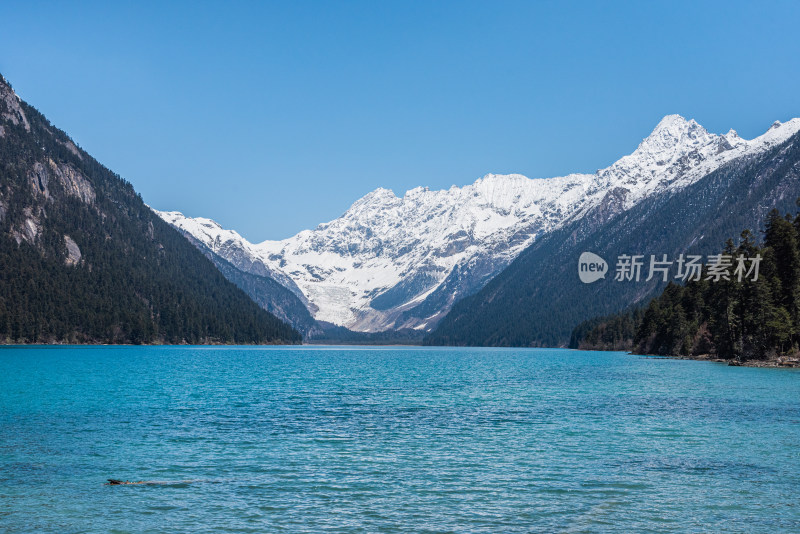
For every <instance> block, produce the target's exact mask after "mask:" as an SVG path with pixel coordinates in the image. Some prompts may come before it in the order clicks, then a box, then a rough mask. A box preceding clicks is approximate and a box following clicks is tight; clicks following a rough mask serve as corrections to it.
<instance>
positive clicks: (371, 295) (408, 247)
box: [157, 115, 800, 332]
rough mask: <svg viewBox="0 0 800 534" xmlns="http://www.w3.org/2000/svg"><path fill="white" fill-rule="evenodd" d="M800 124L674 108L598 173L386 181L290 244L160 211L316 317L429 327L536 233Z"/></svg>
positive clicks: (682, 182) (365, 327)
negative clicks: (722, 121) (749, 122)
mask: <svg viewBox="0 0 800 534" xmlns="http://www.w3.org/2000/svg"><path fill="white" fill-rule="evenodd" d="M798 130H800V119H792V120H791V121H789V122H787V123H785V124H781V123H779V122H776V123H774V124H773V125H772V127H771V128H770V129H769V130H768V131H767V132H766V133H765V134H764V135H762V136H760V137H757V138H755V139H753V140H745V139H742V138H741V137H739V136H738V135H737V134H736V132H735V131H733V130H731V131H730V132H728V133H727V134H725V135H716V134H712V133H709V132H707V131H706V130H705V129H704V128H703V127H702V126H700V125H699V124H698V123H697V122H695V121H694V120H686V119H684V118H683V117H681V116H679V115H669V116H667V117H664V119H663V120H661V122H659V124H658V125H657V126H656V128H655V129H654V130H653V132H652V133H651V134H650V135H649V136H648V137H647V138H646V139H644V140H643V141H642V142H641V144H640V145H639V146H638V148H637V149H636V150H635V151H634V152H633V153H632V154H630V155H628V156H625V157H623V158H621V159H620V160H618V161H617V162H615V163H614V164H612V165H611V166H609V167H608V168H605V169H602V170H599V171H597V172H596V173H594V174H571V175H568V176H563V177H556V178H548V179H530V178H527V177H525V176H522V175H518V174H512V175H495V174H489V175H486V176H484V177H483V178H480V179H478V180H477V181H476V182H474V183H472V184H470V185H466V186H464V187H456V186H453V187H451V188H450V189H448V190H441V191H430V190H428V189H427V188H423V187H418V188H415V189H411V190H410V191H407V192H406V193H405V194H404V195H403V196H402V197H398V196H396V195H395V194H394V193H393V192H392V191H390V190H388V189H383V188H379V189H376V190H375V191H373V192H371V193H369V194H367V195H366V196H364V197H363V198H361V199H359V200H358V201H356V202H355V203H354V204H353V205H352V206H351V207H350V209H348V210H347V212H345V213H344V214H343V215H342V216H341V217H339V218H337V219H335V220H333V221H331V222H328V223H325V224H321V225H319V226H318V227H317V228H315V229H313V230H305V231H303V232H300V233H299V234H297V235H295V236H293V237H291V238H289V239H285V240H282V241H265V242H263V243H258V244H253V243H249V242H248V241H246V240H245V239H244V238H242V236H240V235H239V234H237V233H236V232H234V231H231V230H225V229H223V228H221V227H220V226H219V225H218V224H217V223H215V222H214V221H212V220H210V219H203V218H188V217H185V216H183V215H182V214H181V213H179V212H157V213H158V214H159V215H160V216H161V217H162V218H163V219H164V220H166V221H167V222H169V223H171V224H172V225H173V226H175V227H177V228H178V229H180V230H182V231H183V232H184V233H186V234H188V235H190V236H192V237H193V238H194V239H196V240H197V241H199V242H200V243H202V244H203V245H204V246H206V247H208V248H209V249H210V250H212V251H213V252H214V253H215V254H218V255H219V256H221V257H223V258H225V259H226V260H227V261H229V262H230V263H232V264H233V265H234V266H235V267H236V268H238V269H240V270H242V271H244V272H250V273H254V274H259V275H262V276H269V277H271V278H273V279H275V280H276V281H278V282H280V283H281V284H282V285H284V286H285V287H287V288H288V289H289V290H291V291H292V292H293V293H295V295H297V296H298V297H299V298H300V299H301V300H302V301H303V302H304V303H305V304H306V305H307V306H308V308H309V310H310V311H311V313H312V314H313V315H314V317H315V318H316V319H317V320H320V321H326V322H330V323H333V324H336V325H341V326H345V327H347V328H350V329H352V330H358V331H366V332H374V331H382V330H388V329H401V328H415V329H423V330H430V329H431V328H433V327H434V326H435V325H436V323H437V322H438V320H439V319H441V317H443V316H444V314H446V313H447V311H448V310H449V309H450V307H451V306H452V304H453V302H455V301H456V300H457V299H460V298H462V297H464V296H467V295H469V294H471V293H474V292H476V291H477V290H479V289H480V288H481V287H483V285H485V284H486V282H488V280H490V279H491V278H492V277H493V276H495V275H496V274H497V273H499V272H500V271H501V270H502V269H504V268H505V267H506V266H507V265H508V264H509V263H510V262H511V261H512V260H513V259H514V258H515V257H516V256H517V255H518V254H519V253H520V252H521V251H522V250H523V249H525V248H526V247H527V246H529V245H530V244H531V243H532V242H533V240H534V239H536V238H537V236H540V235H542V234H543V233H546V232H550V231H552V230H554V229H556V228H558V227H560V226H562V225H564V224H565V223H567V222H568V221H572V220H574V219H576V218H579V217H583V216H586V215H587V214H589V213H591V212H596V211H597V210H612V211H620V210H627V209H629V208H631V207H632V206H634V205H636V204H637V203H638V202H639V201H641V200H642V199H644V198H646V197H649V196H651V195H655V194H660V193H663V192H666V191H670V190H678V189H681V188H684V187H686V186H687V185H690V184H692V183H694V182H696V181H697V180H698V179H700V178H701V177H703V176H705V175H706V174H708V173H709V172H711V171H713V170H715V169H717V168H718V167H720V166H721V165H723V164H725V163H727V162H730V161H732V160H734V159H736V158H739V157H742V156H749V155H755V154H758V153H761V152H763V151H765V150H767V149H769V148H771V147H773V146H776V145H777V144H780V143H782V142H783V141H785V140H786V139H788V138H789V137H790V136H791V135H792V134H794V133H795V132H797V131H798Z"/></svg>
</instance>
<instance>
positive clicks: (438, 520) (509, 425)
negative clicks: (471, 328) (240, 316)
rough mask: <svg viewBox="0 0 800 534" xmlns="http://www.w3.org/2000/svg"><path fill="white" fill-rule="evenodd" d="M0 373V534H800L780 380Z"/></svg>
mask: <svg viewBox="0 0 800 534" xmlns="http://www.w3.org/2000/svg"><path fill="white" fill-rule="evenodd" d="M0 371H1V372H0V531H7V532H17V531H20V532H22V531H24V532H58V533H65V532H175V531H183V532H309V533H311V532H313V533H318V532H493V533H494V532H538V531H541V532H597V531H618V532H632V531H636V532H648V531H652V532H669V531H676V532H685V531H715V532H720V531H735V532H776V531H800V372H797V371H794V370H784V369H751V368H742V367H728V366H725V365H720V364H714V363H706V362H695V361H681V360H670V359H654V358H643V357H639V356H633V355H629V354H625V353H619V352H581V351H568V350H551V349H450V348H447V349H439V348H407V347H403V348H395V347H391V348H372V347H366V348H342V347H9V348H2V349H0ZM108 478H119V479H126V480H132V481H139V480H145V481H159V482H166V484H156V485H131V486H104V485H103V483H104V482H105V481H106V479H108Z"/></svg>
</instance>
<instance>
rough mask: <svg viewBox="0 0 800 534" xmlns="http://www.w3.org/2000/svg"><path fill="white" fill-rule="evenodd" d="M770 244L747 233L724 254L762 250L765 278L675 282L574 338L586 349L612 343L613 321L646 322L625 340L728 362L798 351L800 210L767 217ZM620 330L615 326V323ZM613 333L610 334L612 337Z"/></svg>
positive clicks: (650, 349) (648, 350) (640, 347)
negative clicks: (638, 308)
mask: <svg viewBox="0 0 800 534" xmlns="http://www.w3.org/2000/svg"><path fill="white" fill-rule="evenodd" d="M764 235H765V238H764V245H763V246H761V247H758V246H756V245H755V244H754V242H753V239H752V235H751V234H750V232H747V231H745V232H742V235H741V240H740V242H739V245H738V246H734V244H733V243H731V242H728V244H727V245H726V248H725V250H724V254H727V255H731V256H733V257H738V256H739V255H742V256H744V257H746V258H753V257H756V255H760V256H761V257H762V258H763V259H762V261H761V264H760V269H759V276H758V279H757V280H753V279H752V275H751V276H750V277H743V279H742V280H741V281H740V280H738V278H737V277H734V276H731V277H730V280H724V279H720V280H718V281H713V280H708V279H707V278H708V271H707V270H706V271H705V272H704V274H703V276H702V278H701V279H700V280H697V281H689V282H687V283H686V285H684V286H680V285H676V284H669V285H668V286H667V287H666V288H665V289H664V292H663V293H662V294H661V295H660V296H658V297H656V298H654V299H653V300H651V301H650V303H649V305H648V306H647V308H646V309H645V310H644V311H643V313H642V312H638V315H636V316H633V315H632V314H631V312H627V313H623V314H619V315H616V316H611V317H607V318H604V319H603V320H596V321H592V322H587V323H584V324H582V325H580V326H579V327H578V328H576V330H575V331H574V333H573V343H574V344H575V345H576V346H580V347H581V348H599V349H603V348H606V347H605V345H604V342H605V341H606V339H607V337H608V336H607V333H606V330H607V329H608V328H610V327H609V326H608V325H618V324H620V323H622V322H625V321H629V320H630V318H631V317H635V320H638V324H637V326H636V328H635V329H634V331H635V334H634V335H632V336H631V335H630V333H631V330H630V329H627V330H624V331H623V330H622V329H621V328H620V327H618V326H617V327H616V331H615V333H618V334H619V335H620V336H622V335H623V334H624V335H629V336H630V338H629V339H627V340H625V341H624V342H622V343H620V345H622V346H628V347H632V348H633V350H634V351H636V352H639V353H642V354H657V355H671V356H677V355H683V356H701V355H711V356H714V357H716V358H722V359H727V360H737V361H745V360H763V359H771V358H774V357H776V356H781V355H787V354H794V353H797V352H798V347H800V327H798V325H800V290H799V289H798V281H799V280H800V261H798V259H800V214H798V215H797V216H795V217H791V216H788V215H787V216H786V217H782V216H781V215H780V213H779V212H778V211H777V210H773V211H772V212H771V213H770V214H769V217H768V219H767V225H766V231H765V232H764ZM612 327H613V326H612ZM604 336H605V337H604Z"/></svg>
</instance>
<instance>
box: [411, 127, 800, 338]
mask: <svg viewBox="0 0 800 534" xmlns="http://www.w3.org/2000/svg"><path fill="white" fill-rule="evenodd" d="M798 196H800V134H795V135H794V136H793V137H791V138H790V139H789V140H788V141H787V142H785V143H784V144H782V145H778V146H776V147H773V148H771V149H769V150H767V151H766V152H761V153H756V154H747V155H744V156H742V157H739V158H736V159H734V160H732V161H730V162H728V163H726V164H725V165H723V166H722V167H720V168H719V169H717V170H715V171H713V172H711V173H710V174H708V175H706V176H705V177H703V178H701V179H700V180H698V181H696V182H695V183H693V184H691V185H689V186H687V187H685V188H683V189H680V190H676V191H668V192H665V193H662V194H659V195H655V196H653V197H651V198H647V199H645V200H643V201H642V202H640V203H639V204H637V205H636V206H634V207H633V208H631V209H628V210H623V209H621V208H620V207H619V202H620V200H619V199H610V200H609V202H607V203H604V204H602V205H600V206H597V207H596V208H595V209H593V210H592V211H590V212H588V213H587V214H586V216H584V217H583V218H581V219H580V220H576V221H573V222H571V223H569V224H567V225H565V226H563V227H562V228H559V229H558V230H557V231H555V232H552V233H551V234H549V235H547V236H544V237H543V238H542V239H541V240H538V241H537V242H536V243H534V245H533V246H531V247H530V248H529V249H527V250H526V251H525V252H524V253H522V254H521V255H520V256H519V258H517V260H516V261H515V262H514V263H512V264H511V265H510V266H509V267H508V269H506V270H505V271H503V272H502V273H501V274H500V275H498V276H497V277H496V278H494V279H493V280H492V281H491V282H489V284H487V286H486V287H484V288H483V289H482V290H481V291H480V292H478V293H477V294H475V295H473V296H472V297H469V298H466V299H464V300H462V301H461V302H458V303H457V304H456V305H455V306H454V307H453V309H452V310H451V311H450V313H449V314H448V315H447V317H446V318H445V319H444V320H443V321H442V322H441V323H440V324H439V327H438V328H437V329H436V330H435V331H434V332H433V333H431V334H430V335H429V336H428V337H427V338H426V340H425V343H427V344H431V345H493V346H497V345H500V346H542V345H545V346H555V345H565V344H566V343H568V342H569V336H570V333H571V330H572V328H573V327H575V326H576V325H577V324H578V323H580V322H581V321H583V320H586V319H590V318H593V317H597V316H601V315H607V314H609V313H612V312H617V311H620V310H622V309H625V308H627V307H629V306H631V305H636V304H638V303H641V304H643V303H645V302H647V301H648V300H649V299H650V298H651V297H653V296H655V295H656V294H658V293H659V292H660V291H661V290H662V289H663V287H664V285H666V284H665V283H664V282H663V281H662V279H661V278H660V277H654V278H653V279H652V280H650V281H649V282H646V281H644V279H645V278H646V275H647V268H648V267H649V266H648V265H645V266H644V268H643V271H642V272H643V276H642V281H640V282H635V281H616V280H615V279H614V278H615V273H614V269H615V264H616V261H617V258H618V257H619V256H620V255H622V254H628V255H635V254H642V255H644V256H645V258H646V260H647V262H649V256H650V255H651V254H654V255H656V256H657V257H658V258H659V259H661V257H662V255H663V254H666V255H667V256H668V258H669V259H673V260H674V259H675V258H677V257H678V255H679V254H700V255H707V254H716V253H718V252H719V249H720V246H721V243H723V242H725V240H726V239H728V238H734V239H735V238H737V237H738V236H739V234H740V232H741V231H742V229H743V228H748V229H751V230H752V231H753V232H754V233H756V235H758V232H757V231H758V229H760V228H762V227H763V226H764V220H765V218H766V217H767V215H768V213H769V211H770V210H772V209H773V208H777V209H778V210H780V211H781V212H782V213H786V212H789V211H792V210H793V208H794V206H795V199H797V198H798ZM584 251H591V252H593V253H596V254H598V255H599V256H601V257H602V258H604V259H605V260H606V261H607V262H608V264H609V269H611V272H610V273H609V275H608V276H606V277H605V278H604V279H600V280H598V281H596V282H594V283H591V284H584V283H581V282H580V280H579V278H578V258H579V256H580V255H581V253H582V252H584ZM672 274H675V273H674V272H673V273H672Z"/></svg>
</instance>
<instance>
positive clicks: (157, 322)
mask: <svg viewBox="0 0 800 534" xmlns="http://www.w3.org/2000/svg"><path fill="white" fill-rule="evenodd" d="M4 90H7V89H6V88H4V87H3V84H2V82H1V81H0V92H2V91H4ZM21 106H22V109H23V111H24V113H25V115H26V116H27V118H28V120H29V122H30V131H27V130H26V129H25V128H24V126H23V124H19V125H16V126H15V125H13V124H12V123H10V122H8V121H6V122H4V123H3V128H4V135H2V136H0V342H6V343H58V342H68V343H281V342H290V343H291V342H299V341H300V336H299V334H298V333H297V332H296V331H294V330H293V329H292V328H291V327H289V326H288V325H286V324H285V323H283V322H281V321H279V320H278V319H277V318H275V317H274V316H272V315H270V314H269V313H267V312H265V311H264V310H261V309H260V308H259V307H258V306H257V305H256V304H255V303H254V302H252V301H251V300H250V299H249V298H248V297H247V296H246V295H245V294H244V293H243V292H242V291H241V290H239V289H238V288H236V287H235V286H234V285H233V284H231V283H230V282H228V281H227V280H226V279H225V278H224V277H223V276H222V274H220V273H219V271H218V270H217V269H216V268H215V267H214V266H213V264H212V263H211V262H209V261H208V260H207V259H206V258H205V257H204V256H203V255H202V254H201V253H200V252H199V251H198V250H196V249H195V248H194V247H193V246H192V245H191V244H190V243H189V242H188V241H186V240H185V239H184V238H183V237H182V236H181V235H180V234H179V233H178V232H177V231H175V230H174V229H172V228H171V227H170V226H169V225H167V224H166V223H165V222H163V221H162V220H161V219H159V218H158V217H157V216H155V214H153V212H152V211H151V210H150V209H149V208H148V207H147V206H146V205H145V204H144V203H143V202H142V199H141V197H140V196H139V195H138V194H137V193H136V192H135V191H134V189H133V187H132V186H131V185H130V184H129V183H127V182H126V181H124V180H123V179H121V178H120V177H119V176H117V175H115V174H114V173H112V172H111V171H110V170H108V169H107V168H105V167H104V166H102V165H101V164H99V163H98V162H97V161H96V160H94V159H93V158H92V157H91V156H89V154H87V153H86V152H85V151H83V150H80V149H76V148H75V147H74V145H73V144H72V141H71V140H70V139H69V137H67V135H66V134H65V133H64V132H62V131H60V130H58V129H57V128H55V127H53V126H52V125H51V124H50V123H49V122H48V121H47V119H45V118H44V116H42V115H41V114H40V113H39V112H38V111H36V110H35V109H34V108H32V107H30V106H28V105H27V104H25V103H24V102H23V103H21ZM0 111H3V109H2V104H0ZM36 164H39V165H41V166H43V167H44V168H46V169H48V175H49V179H48V180H46V181H47V183H46V184H45V183H44V181H42V180H39V179H37V178H36V176H35V172H34V168H35V165H36ZM56 168H59V169H62V170H63V169H70V170H71V171H74V173H75V175H76V176H79V177H80V178H81V179H82V180H84V181H85V182H84V185H87V184H88V186H89V187H90V189H91V190H93V191H94V193H95V198H94V200H93V201H86V200H85V199H81V198H79V197H78V196H76V195H75V194H74V191H70V189H69V187H68V181H67V180H65V179H60V178H58V177H57V176H56V171H55V169H56ZM28 223H32V224H34V225H35V226H36V227H37V228H38V229H37V232H38V234H37V235H36V237H35V238H34V239H30V238H23V237H20V236H21V233H22V232H21V230H22V229H24V228H25V225H26V224H28ZM65 236H69V237H70V238H71V239H72V240H74V242H75V243H77V245H78V247H79V248H80V252H81V259H80V262H79V263H78V264H77V265H69V264H68V263H67V262H66V261H65V260H66V259H67V249H66V245H65Z"/></svg>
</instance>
